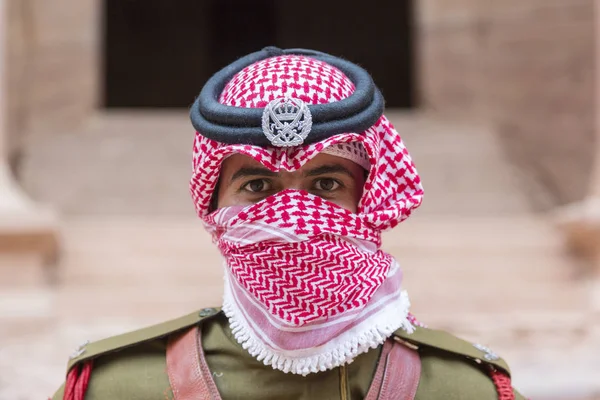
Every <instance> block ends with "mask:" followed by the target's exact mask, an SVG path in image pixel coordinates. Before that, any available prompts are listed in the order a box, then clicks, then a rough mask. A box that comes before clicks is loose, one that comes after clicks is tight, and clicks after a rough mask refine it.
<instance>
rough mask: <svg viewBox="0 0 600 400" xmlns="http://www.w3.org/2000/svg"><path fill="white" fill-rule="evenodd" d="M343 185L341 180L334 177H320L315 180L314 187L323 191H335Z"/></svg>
mask: <svg viewBox="0 0 600 400" xmlns="http://www.w3.org/2000/svg"><path fill="white" fill-rule="evenodd" d="M340 186H341V184H340V182H339V181H338V180H336V179H333V178H320V179H317V180H315V182H314V184H313V187H314V189H315V190H319V191H322V192H333V191H334V190H337V189H339V187H340Z"/></svg>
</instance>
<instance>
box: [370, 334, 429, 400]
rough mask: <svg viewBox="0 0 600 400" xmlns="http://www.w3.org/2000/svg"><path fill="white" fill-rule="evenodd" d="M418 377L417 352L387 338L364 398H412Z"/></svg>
mask: <svg viewBox="0 0 600 400" xmlns="http://www.w3.org/2000/svg"><path fill="white" fill-rule="evenodd" d="M420 377H421V358H420V357H419V353H417V351H416V350H413V349H411V348H409V347H407V346H406V345H404V344H402V343H399V342H397V341H395V340H393V339H388V340H387V341H386V342H385V344H384V345H383V349H382V350H381V356H380V357H379V362H378V363H377V369H376V370H375V376H374V377H373V381H372V382H371V387H370V388H369V392H368V393H367V397H366V398H365V400H413V399H414V398H415V395H416V394H417V387H418V386H419V379H420Z"/></svg>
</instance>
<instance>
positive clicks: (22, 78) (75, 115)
mask: <svg viewBox="0 0 600 400" xmlns="http://www.w3.org/2000/svg"><path fill="white" fill-rule="evenodd" d="M98 3H99V2H98V1H97V0H52V1H48V0H8V21H9V50H8V60H9V61H8V85H9V87H8V94H9V96H8V103H9V104H8V109H9V121H8V124H9V146H10V148H11V149H12V151H11V152H12V154H13V155H14V153H15V152H16V150H17V149H18V148H20V147H22V144H23V142H24V140H25V138H26V137H27V136H29V137H31V135H36V134H46V133H48V132H56V131H59V130H64V129H72V128H73V127H75V126H77V124H79V123H81V122H82V121H84V120H85V119H86V117H87V116H89V115H90V113H91V112H92V111H93V109H94V108H95V106H96V104H97V102H98V97H99V85H98V79H97V78H98V73H99V68H100V63H99V49H100V47H99V45H98V43H99V35H98V33H99V29H98V24H99V23H100V18H99V13H100V8H99V5H98Z"/></svg>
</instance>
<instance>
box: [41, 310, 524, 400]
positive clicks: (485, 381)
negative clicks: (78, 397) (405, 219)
mask: <svg viewBox="0 0 600 400" xmlns="http://www.w3.org/2000/svg"><path fill="white" fill-rule="evenodd" d="M194 325H200V329H202V347H203V349H204V354H205V357H206V362H207V364H208V366H209V368H210V370H211V372H212V376H213V379H214V381H215V383H216V385H217V388H218V390H219V393H220V395H221V397H222V398H223V399H224V400H230V399H231V400H233V399H264V400H271V399H272V400H275V399H302V400H305V399H306V400H309V399H343V398H344V395H343V393H346V394H347V396H346V398H347V399H363V398H364V397H365V396H366V394H367V391H368V389H369V386H370V384H371V380H372V378H373V375H374V371H375V368H376V365H377V362H378V359H379V354H380V352H381V346H380V348H378V349H373V350H370V351H369V352H367V353H364V354H361V355H359V356H358V357H357V358H356V359H355V360H354V361H353V362H352V363H350V364H348V365H346V366H343V367H340V368H335V369H333V370H328V371H325V372H319V373H315V374H309V375H307V376H300V375H294V374H285V373H283V372H281V371H278V370H274V369H272V368H271V367H270V366H265V365H264V364H262V363H261V362H260V361H258V360H256V359H255V358H253V357H252V356H250V355H249V354H248V353H247V351H246V350H244V349H243V348H242V347H241V346H240V345H239V344H238V343H237V341H236V340H235V338H234V337H233V335H232V334H231V331H230V329H229V324H228V321H227V318H226V317H225V315H224V314H223V313H222V312H218V310H216V309H204V310H202V311H201V312H199V313H198V312H196V313H193V314H190V315H188V316H185V317H182V318H179V319H177V320H173V321H169V322H166V323H163V324H160V325H156V326H153V327H150V328H146V329H142V330H139V331H135V332H131V333H128V334H124V335H121V336H116V337H112V338H109V339H105V340H103V341H99V342H96V343H91V344H89V345H87V346H86V347H85V348H84V349H82V350H83V352H82V353H81V354H80V355H79V357H77V358H74V359H72V360H71V361H70V363H69V369H70V368H72V367H73V366H75V365H76V364H78V363H81V362H83V361H86V360H91V359H94V365H93V369H92V374H91V380H90V384H89V387H88V389H87V393H86V397H85V398H86V399H87V400H97V399H111V400H113V399H114V400H117V399H127V400H153V399H156V400H166V399H173V393H172V391H171V387H170V384H169V378H168V375H167V372H166V370H167V364H166V349H167V341H168V338H169V337H170V336H171V335H173V334H175V333H178V332H181V331H182V330H183V329H185V328H188V327H191V326H194ZM394 335H395V336H396V337H397V339H398V340H402V341H405V342H406V343H407V345H409V346H411V347H418V352H419V356H420V358H421V377H420V380H419V385H418V389H417V393H416V397H415V399H417V400H424V399H434V400H435V399H444V400H453V399H478V400H479V399H481V400H485V399H497V398H498V394H497V392H496V388H495V386H494V384H493V382H492V380H491V378H490V376H489V374H488V372H487V369H489V368H490V367H493V368H496V369H500V370H502V371H503V372H506V373H509V371H508V366H507V365H506V363H505V362H504V361H503V360H502V359H498V360H495V361H486V360H485V358H484V356H485V354H484V353H483V352H482V351H480V350H478V349H477V348H475V347H474V346H473V345H472V344H470V343H468V342H465V341H462V340H460V339H458V338H456V337H454V336H451V335H449V334H447V333H445V332H441V331H434V330H430V329H426V328H417V329H416V331H415V332H414V333H413V334H410V335H409V334H406V333H405V332H401V331H399V332H396V333H395V334H394ZM63 390H64V387H63V388H61V389H59V390H58V392H57V393H56V394H55V395H54V397H53V400H61V399H62V398H63ZM515 395H516V399H517V400H520V399H523V397H521V396H520V395H519V394H518V393H515Z"/></svg>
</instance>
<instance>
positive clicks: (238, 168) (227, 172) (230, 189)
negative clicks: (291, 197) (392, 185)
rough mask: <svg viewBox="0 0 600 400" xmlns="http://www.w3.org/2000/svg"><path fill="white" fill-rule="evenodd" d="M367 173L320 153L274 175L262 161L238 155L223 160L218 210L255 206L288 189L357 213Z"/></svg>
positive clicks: (352, 164)
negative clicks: (301, 191)
mask: <svg viewBox="0 0 600 400" xmlns="http://www.w3.org/2000/svg"><path fill="white" fill-rule="evenodd" d="M364 183H365V170H364V169H363V168H362V167H361V166H360V165H358V164H355V163H354V162H352V161H350V160H347V159H345V158H341V157H336V156H332V155H330V154H323V153H321V154H318V155H317V156H315V157H314V158H313V159H312V160H310V161H309V162H307V163H306V164H304V166H302V168H300V169H299V170H297V171H294V172H286V171H281V172H273V171H270V170H269V169H267V168H266V167H264V166H263V165H262V164H260V163H259V162H258V161H256V160H254V159H252V158H250V157H248V156H245V155H242V154H234V155H232V156H230V157H228V158H227V159H226V160H225V161H223V165H222V166H221V179H220V180H219V187H218V197H217V208H222V207H229V206H236V205H243V206H245V205H251V204H254V203H257V202H259V201H261V200H263V199H265V198H266V197H268V196H271V195H273V194H275V193H277V192H280V191H282V190H285V189H296V190H305V191H307V192H309V193H311V194H313V195H316V196H320V197H322V198H323V199H325V200H328V201H330V202H332V203H335V204H337V205H338V206H340V207H344V208H345V209H347V210H350V211H352V212H353V213H356V210H357V208H358V202H359V201H360V198H361V196H362V191H363V185H364Z"/></svg>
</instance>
